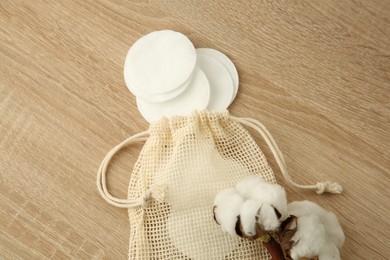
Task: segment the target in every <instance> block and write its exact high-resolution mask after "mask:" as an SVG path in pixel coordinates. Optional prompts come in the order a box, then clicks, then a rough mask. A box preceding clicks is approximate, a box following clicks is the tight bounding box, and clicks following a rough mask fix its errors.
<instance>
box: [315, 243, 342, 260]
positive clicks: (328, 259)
mask: <svg viewBox="0 0 390 260" xmlns="http://www.w3.org/2000/svg"><path fill="white" fill-rule="evenodd" d="M318 258H319V260H340V259H341V257H340V252H339V249H338V248H337V246H336V245H334V244H333V243H330V242H328V243H327V244H326V245H324V246H323V247H322V249H321V251H320V253H319V254H318Z"/></svg>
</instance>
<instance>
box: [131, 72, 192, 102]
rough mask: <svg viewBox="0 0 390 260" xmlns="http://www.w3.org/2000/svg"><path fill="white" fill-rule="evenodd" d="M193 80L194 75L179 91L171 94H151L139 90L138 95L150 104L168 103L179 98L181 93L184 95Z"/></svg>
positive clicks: (176, 90) (173, 91)
mask: <svg viewBox="0 0 390 260" xmlns="http://www.w3.org/2000/svg"><path fill="white" fill-rule="evenodd" d="M191 80H192V75H191V77H190V78H189V79H188V80H187V81H186V82H185V83H184V84H183V85H182V86H180V87H179V88H177V89H174V90H172V91H170V92H166V93H161V94H153V95H152V94H149V93H146V92H144V91H142V90H140V89H139V90H137V93H138V97H141V98H143V99H145V100H147V101H149V102H152V103H160V102H165V101H168V100H171V99H174V98H176V97H177V96H179V95H180V94H181V93H183V92H184V91H185V90H186V88H187V87H188V86H189V85H190V84H191ZM141 93H142V94H141Z"/></svg>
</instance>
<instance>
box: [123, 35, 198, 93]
mask: <svg viewBox="0 0 390 260" xmlns="http://www.w3.org/2000/svg"><path fill="white" fill-rule="evenodd" d="M195 64H196V52H195V48H194V46H193V45H192V43H191V41H190V40H189V39H188V38H187V37H186V36H185V35H183V34H181V33H178V32H174V31H170V30H163V31H155V32H152V33H149V34H147V35H145V36H143V37H142V38H140V39H139V40H137V41H136V42H135V43H134V44H133V46H131V48H130V50H129V52H128V53H127V56H126V61H125V67H124V74H125V81H126V84H127V86H128V88H129V89H130V91H131V92H132V93H133V94H134V95H136V96H144V98H147V96H145V94H150V95H152V96H153V95H154V94H162V93H167V92H170V91H172V90H175V89H177V88H179V87H182V86H183V84H184V83H185V82H186V81H187V80H188V79H189V77H190V75H191V74H192V72H193V70H194V67H195Z"/></svg>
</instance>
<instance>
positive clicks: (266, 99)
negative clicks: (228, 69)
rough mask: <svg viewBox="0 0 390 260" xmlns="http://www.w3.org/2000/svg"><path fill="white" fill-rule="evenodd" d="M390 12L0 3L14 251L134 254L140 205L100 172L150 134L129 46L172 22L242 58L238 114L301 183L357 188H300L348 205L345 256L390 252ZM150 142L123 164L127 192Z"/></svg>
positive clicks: (322, 5)
mask: <svg viewBox="0 0 390 260" xmlns="http://www.w3.org/2000/svg"><path fill="white" fill-rule="evenodd" d="M389 18H390V2H389V1H385V0H372V1H363V0H355V1H352V0H347V1H337V0H329V1H319V0H317V1H309V0H304V1H265V0H264V1H205V0H202V1H189V0H183V1H167V0H165V1H163V0H161V1H158V0H152V1H127V0H126V1H124V0H123V1H107V0H97V1H92V0H88V1H76V0H67V1H47V0H46V1H44V0H40V1H18V0H12V1H11V0H3V1H1V3H0V41H1V42H0V60H1V63H0V158H1V159H0V172H1V176H0V190H1V195H0V196H1V199H0V206H1V211H0V219H1V221H0V226H1V236H0V258H2V259H69V258H72V259H102V258H104V259H126V255H127V250H128V248H127V247H128V246H127V243H128V234H129V230H128V219H127V213H126V210H123V209H117V208H114V207H111V206H109V205H108V204H107V203H106V202H105V201H103V200H102V199H101V198H100V197H99V195H98V193H97V189H96V185H95V181H96V180H95V178H96V171H97V168H98V166H99V164H100V162H101V159H102V158H103V157H104V155H105V154H106V152H107V151H108V150H109V149H111V147H113V146H114V145H115V144H117V143H119V142H120V141H122V140H123V139H125V138H126V137H128V136H129V135H133V134H135V133H138V132H140V131H143V130H145V129H147V127H148V124H147V123H146V122H145V121H144V120H143V119H142V117H141V116H140V114H139V113H138V111H137V108H136V105H135V100H134V97H133V96H132V95H131V94H130V93H129V91H128V90H127V88H126V87H125V84H124V80H123V72H122V70H123V62H124V58H125V55H126V53H127V50H128V48H129V47H130V46H131V44H132V43H133V42H134V41H135V40H136V39H138V38H139V37H141V36H142V35H144V34H146V33H148V32H150V31H153V30H159V29H165V28H169V29H173V30H177V31H180V32H183V33H185V34H186V35H187V36H188V37H189V38H190V39H191V40H192V41H193V42H194V44H195V45H196V47H210V48H215V49H218V50H221V51H222V52H224V53H226V54H228V55H229V57H230V58H231V59H232V60H233V61H234V63H235V64H236V66H237V68H238V70H239V74H240V80H241V84H240V91H239V94H238V97H237V99H236V100H235V102H234V104H233V105H232V106H231V107H230V112H231V113H232V114H233V115H237V116H248V117H253V118H256V119H259V120H260V121H262V122H263V123H264V124H265V125H266V126H267V127H268V128H269V130H270V131H271V133H272V134H273V136H274V137H275V139H276V140H277V142H278V144H279V146H280V148H281V150H282V151H283V153H284V155H285V157H286V161H287V164H288V168H289V171H290V173H291V175H292V176H293V178H294V179H295V180H296V181H298V182H301V183H312V182H315V181H317V180H335V181H338V182H340V183H342V184H343V186H344V188H345V192H344V193H343V195H340V196H332V195H325V196H317V195H315V194H313V193H311V192H304V191H299V190H295V189H291V188H288V192H289V194H290V195H289V196H290V199H304V198H305V199H309V200H313V201H315V202H317V203H320V204H321V205H323V206H324V207H326V208H329V209H331V210H333V211H335V212H337V214H338V216H339V218H340V221H341V223H342V225H343V227H344V230H345V233H346V236H347V240H346V244H345V247H344V250H343V252H342V256H343V259H389V258H390V249H389V247H388V245H389V244H390V235H389V233H388V232H389V228H388V226H389V224H390V223H389V215H390V207H389V197H390V192H389V188H388V187H389V185H390V181H389V172H390V170H389V169H390V159H389V158H390V152H389V145H390V73H389V70H390V19H389ZM254 135H255V134H254ZM255 136H256V139H257V140H258V141H259V144H260V145H261V146H262V147H264V144H263V142H262V141H261V139H260V137H259V136H257V135H255ZM141 147H142V146H141V145H140V146H137V147H133V148H129V149H125V150H124V151H123V152H121V153H120V154H119V155H118V156H117V157H116V158H115V160H114V161H113V164H112V166H111V168H110V177H109V181H110V190H112V192H113V193H114V194H115V195H117V196H121V197H125V196H126V190H127V183H128V179H129V176H130V172H131V167H132V164H133V163H134V161H135V160H136V158H137V156H138V154H139V150H140V149H141ZM264 151H265V153H266V155H267V156H268V157H269V158H270V162H271V164H272V166H274V168H275V169H276V167H275V162H274V161H273V160H272V158H271V157H270V153H269V151H268V150H267V149H266V148H264ZM275 172H276V174H277V178H278V180H279V181H280V182H281V183H282V184H283V183H284V181H283V179H282V178H281V177H280V173H279V172H278V171H277V170H276V171H275Z"/></svg>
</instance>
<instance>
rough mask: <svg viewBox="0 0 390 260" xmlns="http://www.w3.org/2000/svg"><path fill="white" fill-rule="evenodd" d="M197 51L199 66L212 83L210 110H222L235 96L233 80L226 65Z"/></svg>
mask: <svg viewBox="0 0 390 260" xmlns="http://www.w3.org/2000/svg"><path fill="white" fill-rule="evenodd" d="M196 52H197V66H199V67H200V68H201V69H202V70H203V71H204V73H205V74H206V77H207V79H208V80H209V83H210V101H209V104H208V106H207V108H208V109H209V110H210V111H215V112H222V111H224V110H226V109H227V108H228V107H229V105H230V104H231V102H232V100H233V98H234V97H233V96H234V87H233V80H232V78H231V77H230V74H229V72H228V71H227V69H226V68H225V66H224V65H223V64H222V63H221V62H219V61H218V60H216V59H215V58H213V57H212V56H208V55H206V54H204V53H203V54H202V52H199V51H198V50H197V51H196Z"/></svg>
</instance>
